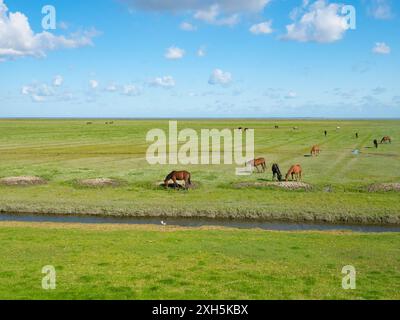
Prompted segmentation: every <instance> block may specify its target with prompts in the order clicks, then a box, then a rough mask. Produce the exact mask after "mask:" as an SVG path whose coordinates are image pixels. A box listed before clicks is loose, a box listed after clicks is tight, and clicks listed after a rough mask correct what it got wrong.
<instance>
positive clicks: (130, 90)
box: [122, 84, 142, 96]
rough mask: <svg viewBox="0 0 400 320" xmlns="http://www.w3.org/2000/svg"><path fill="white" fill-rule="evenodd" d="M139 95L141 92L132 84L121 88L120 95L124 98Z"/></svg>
mask: <svg viewBox="0 0 400 320" xmlns="http://www.w3.org/2000/svg"><path fill="white" fill-rule="evenodd" d="M141 93H142V90H141V89H140V88H139V87H138V86H136V85H134V84H127V85H124V86H123V87H122V94H123V95H125V96H138V95H140V94H141Z"/></svg>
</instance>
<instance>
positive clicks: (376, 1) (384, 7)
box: [367, 0, 393, 20]
mask: <svg viewBox="0 0 400 320" xmlns="http://www.w3.org/2000/svg"><path fill="white" fill-rule="evenodd" d="M367 2H368V9H367V11H368V13H369V14H370V15H371V16H373V17H374V18H375V19H380V20H387V19H391V18H392V17H393V13H392V5H391V1H389V0H367Z"/></svg>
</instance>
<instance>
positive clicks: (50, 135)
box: [0, 119, 400, 299]
mask: <svg viewBox="0 0 400 320" xmlns="http://www.w3.org/2000/svg"><path fill="white" fill-rule="evenodd" d="M87 122H90V123H91V124H87ZM106 122H110V121H109V120H105V119H93V120H84V119H76V120H55V119H53V120H48V119H35V120H28V119H26V120H23V119H18V120H13V119H8V120H1V121H0V179H3V178H9V177H21V176H31V177H32V176H33V177H37V178H40V179H41V180H43V181H46V183H45V184H38V185H28V186H20V185H7V184H0V211H1V212H2V213H32V214H41V213H46V214H71V215H72V214H73V215H79V214H94V215H115V216H163V219H167V221H168V217H169V216H185V217H214V218H240V219H255V218H257V219H278V220H292V221H327V222H333V223H334V222H340V223H342V224H343V223H348V222H358V223H381V224H385V223H394V224H399V223H400V204H399V201H398V200H399V195H398V192H397V191H382V190H381V191H379V188H378V189H377V190H376V189H374V190H373V191H374V192H370V191H371V190H370V186H371V185H375V186H379V185H380V184H382V183H398V182H399V181H400V161H399V158H400V143H398V137H399V136H400V130H399V124H400V121H383V120H380V121H378V120H374V121H372V120H371V121H361V120H359V121H355V120H354V121H350V120H347V121H344V120H330V121H328V120H324V121H322V120H321V121H317V120H313V121H311V120H290V121H289V120H196V121H194V120H181V121H179V122H178V127H179V129H183V128H192V129H195V130H196V131H197V132H199V131H200V130H201V129H225V128H228V129H232V130H235V129H237V128H238V127H240V126H241V127H244V128H245V127H248V128H253V129H255V148H256V150H255V154H256V156H257V157H264V158H265V159H266V161H267V171H266V172H265V173H254V174H252V175H250V176H237V175H235V170H236V168H237V165H235V164H233V165H222V164H221V165H191V166H183V165H178V166H176V165H174V166H172V165H149V164H148V163H147V161H146V158H145V154H146V150H147V148H148V146H149V144H150V143H148V142H146V134H147V132H148V131H149V130H151V129H154V128H160V129H163V130H165V131H166V132H167V131H168V121H166V120H118V119H114V120H113V124H106ZM275 126H278V127H279V128H275ZM294 127H297V128H298V129H296V130H294V129H293V128H294ZM337 127H340V129H337ZM325 130H327V132H328V134H327V136H326V137H325V136H324V131H325ZM356 132H358V134H359V138H358V139H357V138H356V137H355V133H356ZM384 135H390V136H391V137H392V139H393V141H392V143H391V144H382V145H379V147H378V148H377V149H376V148H374V147H373V143H372V142H373V140H374V139H381V138H382V137H383V136H384ZM315 144H318V145H320V147H321V149H322V153H321V155H320V156H318V157H310V156H309V153H310V149H311V146H312V145H315ZM354 150H359V154H354V153H353V151H354ZM272 163H278V164H279V165H280V167H281V170H282V172H283V173H285V172H286V170H287V169H288V168H289V167H290V166H291V165H292V164H296V163H299V164H301V165H302V167H303V169H304V177H303V181H304V182H305V183H307V184H308V185H310V186H311V188H310V189H307V190H286V189H281V188H278V187H271V186H264V183H268V182H270V181H271V178H272V173H271V165H272ZM174 169H183V170H188V171H190V172H191V173H192V182H193V183H194V184H195V186H196V187H195V188H193V189H189V190H172V189H165V188H163V187H160V186H159V185H158V183H160V182H161V181H162V180H163V179H164V178H165V176H166V175H167V174H168V173H169V172H170V171H171V170H174ZM100 178H101V179H112V181H116V182H118V183H117V184H115V185H111V186H103V187H99V186H95V187H93V186H84V185H82V183H80V182H81V181H82V180H85V179H100ZM0 181H2V180H0ZM0 243H1V244H2V245H1V246H0V257H1V261H0V299H399V298H400V296H399V292H400V290H399V288H400V269H399V266H400V259H399V257H400V252H399V248H400V246H399V243H400V239H399V235H398V233H383V234H378V233H368V234H361V233H354V232H341V231H335V232H334V231H330V232H299V231H297V232H273V231H263V230H258V229H251V230H240V229H233V228H220V227H201V228H182V227H174V226H170V225H167V226H161V225H160V226H146V225H143V226H137V225H136V226H134V225H107V224H101V225H100V224H68V223H33V222H4V221H3V222H0ZM46 265H51V266H54V268H55V270H56V272H57V287H56V289H55V290H43V289H42V287H41V281H42V277H43V274H42V272H41V271H42V268H43V266H46ZM346 265H352V266H354V267H355V268H356V270H357V288H356V289H355V290H344V289H343V288H342V278H343V276H344V275H343V274H342V268H343V266H346Z"/></svg>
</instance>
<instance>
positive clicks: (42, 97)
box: [21, 83, 55, 102]
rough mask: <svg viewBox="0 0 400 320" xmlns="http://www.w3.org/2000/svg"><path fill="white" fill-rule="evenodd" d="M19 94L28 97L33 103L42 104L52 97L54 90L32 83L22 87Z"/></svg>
mask: <svg viewBox="0 0 400 320" xmlns="http://www.w3.org/2000/svg"><path fill="white" fill-rule="evenodd" d="M21 93H22V94H23V95H26V96H30V97H31V99H32V101H33V102H44V101H46V100H47V98H48V97H51V96H54V94H55V90H54V88H53V87H52V86H49V85H47V84H45V83H34V84H31V85H25V86H23V87H22V88H21Z"/></svg>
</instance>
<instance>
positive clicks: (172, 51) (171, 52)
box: [164, 47, 185, 60]
mask: <svg viewBox="0 0 400 320" xmlns="http://www.w3.org/2000/svg"><path fill="white" fill-rule="evenodd" d="M184 55H185V50H183V49H180V48H178V47H170V48H168V49H167V51H166V52H165V55H164V56H165V58H167V59H170V60H178V59H182V58H183V56H184Z"/></svg>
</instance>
